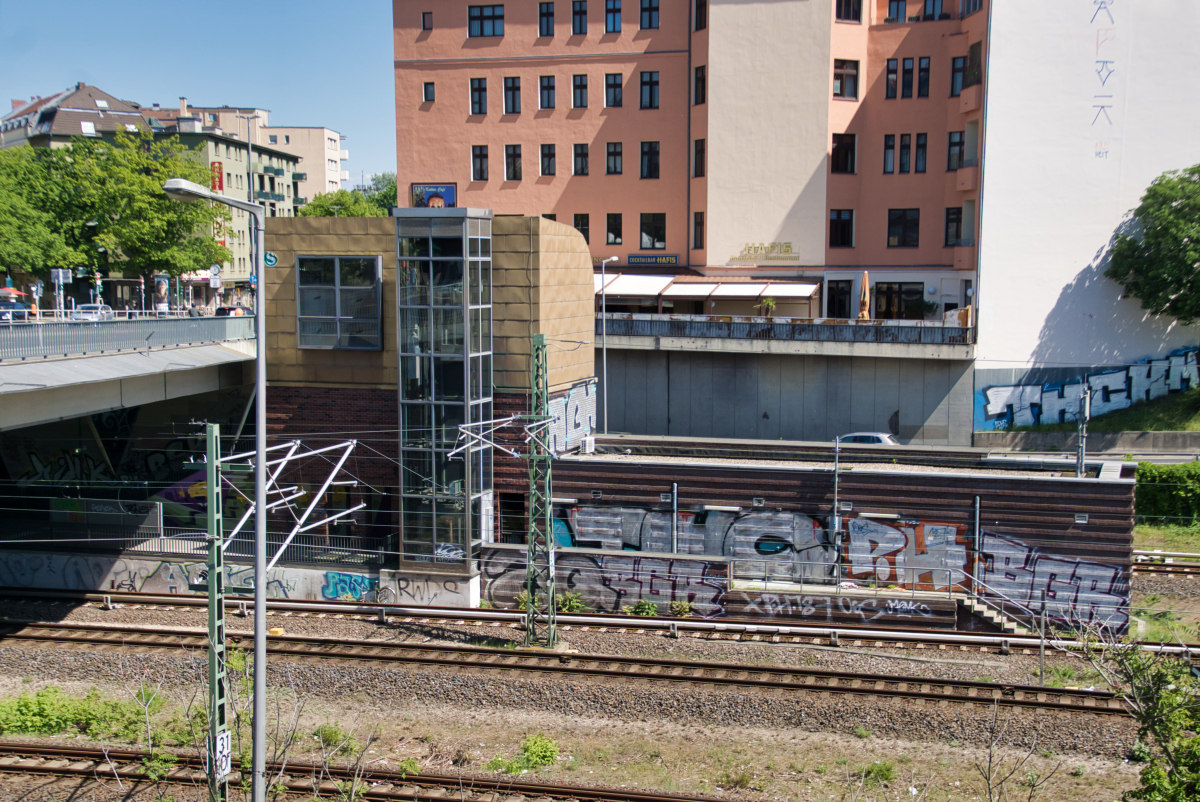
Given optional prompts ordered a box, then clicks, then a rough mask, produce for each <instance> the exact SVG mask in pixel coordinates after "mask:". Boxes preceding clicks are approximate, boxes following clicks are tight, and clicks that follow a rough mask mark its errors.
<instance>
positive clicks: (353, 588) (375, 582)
mask: <svg viewBox="0 0 1200 802" xmlns="http://www.w3.org/2000/svg"><path fill="white" fill-rule="evenodd" d="M378 586H379V578H378V577H373V576H366V575H365V574H344V573H341V572H340V571H326V572H325V584H324V585H323V586H322V587H321V596H322V597H323V598H326V599H344V598H346V597H347V596H349V597H350V598H352V599H354V600H355V601H362V598H363V596H365V595H366V594H368V593H370V592H371V591H373V590H375V588H377V587H378Z"/></svg>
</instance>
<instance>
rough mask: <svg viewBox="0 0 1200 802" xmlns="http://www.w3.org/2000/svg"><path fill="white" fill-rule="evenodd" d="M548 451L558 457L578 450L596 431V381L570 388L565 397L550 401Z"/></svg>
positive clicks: (592, 380) (591, 380)
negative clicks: (566, 452) (565, 452)
mask: <svg viewBox="0 0 1200 802" xmlns="http://www.w3.org/2000/svg"><path fill="white" fill-rule="evenodd" d="M550 417H551V418H553V422H552V423H551V424H550V451H551V453H554V454H561V453H563V452H564V451H570V450H572V449H575V448H579V445H580V442H581V441H582V440H583V438H585V437H591V436H592V434H594V433H595V431H596V380H595V379H589V380H588V381H586V382H580V383H579V384H577V385H575V386H574V387H572V388H571V389H570V390H569V391H568V392H567V394H566V395H565V396H559V397H558V398H551V399H550Z"/></svg>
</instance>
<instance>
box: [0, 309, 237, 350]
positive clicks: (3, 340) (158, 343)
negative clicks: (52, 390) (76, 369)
mask: <svg viewBox="0 0 1200 802" xmlns="http://www.w3.org/2000/svg"><path fill="white" fill-rule="evenodd" d="M252 339H254V318H253V317H191V318H188V317H184V318H158V319H156V318H150V319H142V320H104V321H99V322H94V323H88V322H82V321H76V322H66V321H50V322H47V321H37V322H29V323H21V322H16V323H9V324H6V325H0V360H6V359H29V358H38V357H50V356H78V355H83V354H106V353H115V352H117V351H134V350H145V349H147V348H163V347H168V346H177V345H200V344H203V343H219V342H228V341H230V340H252Z"/></svg>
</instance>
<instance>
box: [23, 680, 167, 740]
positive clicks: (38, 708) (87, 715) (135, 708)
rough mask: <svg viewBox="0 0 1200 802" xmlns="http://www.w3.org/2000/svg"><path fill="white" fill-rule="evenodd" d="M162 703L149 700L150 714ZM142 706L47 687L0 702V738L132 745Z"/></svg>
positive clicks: (92, 693)
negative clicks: (74, 736) (63, 737)
mask: <svg viewBox="0 0 1200 802" xmlns="http://www.w3.org/2000/svg"><path fill="white" fill-rule="evenodd" d="M162 704H163V703H162V699H161V698H157V699H154V700H152V703H151V705H150V706H151V708H152V710H151V711H150V712H151V713H157V712H158V711H159V710H160V709H161V708H162ZM142 715H143V709H142V706H141V705H139V704H136V703H134V702H124V701H118V700H115V699H105V698H104V697H103V696H102V695H101V694H100V692H99V691H97V690H95V689H92V690H90V691H88V693H87V695H86V696H84V697H83V698H82V699H80V698H76V697H71V696H68V695H67V694H65V693H63V690H62V688H59V687H56V686H53V685H50V686H47V687H45V688H43V689H41V690H40V691H38V692H37V693H35V694H28V693H23V694H21V695H20V696H19V697H17V698H16V699H10V700H7V701H4V702H0V735H58V734H59V733H67V732H77V733H80V734H82V735H86V736H88V737H89V738H96V739H106V738H107V739H115V740H122V741H129V742H134V743H136V742H137V741H138V738H139V737H140V734H141V727H142Z"/></svg>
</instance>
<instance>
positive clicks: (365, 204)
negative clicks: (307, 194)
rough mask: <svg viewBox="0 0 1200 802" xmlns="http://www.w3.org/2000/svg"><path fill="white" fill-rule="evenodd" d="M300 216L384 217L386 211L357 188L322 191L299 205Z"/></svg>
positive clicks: (298, 213)
mask: <svg viewBox="0 0 1200 802" xmlns="http://www.w3.org/2000/svg"><path fill="white" fill-rule="evenodd" d="M297 215H298V216H300V217H386V216H387V213H386V212H385V211H382V210H381V209H380V208H379V207H378V206H376V205H375V204H374V203H372V202H371V201H370V200H368V199H367V197H366V196H365V195H363V194H362V193H361V192H359V191H358V190H354V191H352V192H348V191H346V190H344V189H339V190H338V191H337V192H323V193H321V194H320V195H317V196H316V197H315V198H313V199H312V200H311V201H309V202H308V203H306V204H305V205H304V206H302V207H300V211H299V212H297Z"/></svg>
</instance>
